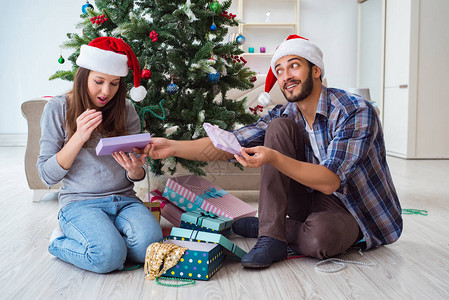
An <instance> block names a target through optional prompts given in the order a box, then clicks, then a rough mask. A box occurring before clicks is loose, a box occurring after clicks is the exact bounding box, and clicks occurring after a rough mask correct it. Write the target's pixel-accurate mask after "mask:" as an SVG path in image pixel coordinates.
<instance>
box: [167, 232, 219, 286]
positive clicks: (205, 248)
mask: <svg viewBox="0 0 449 300" xmlns="http://www.w3.org/2000/svg"><path fill="white" fill-rule="evenodd" d="M163 242H164V243H172V244H176V245H178V246H181V247H186V248H188V249H189V250H187V251H186V252H184V255H183V256H182V257H181V259H180V260H179V261H178V263H177V264H176V266H174V267H172V268H170V269H168V270H167V271H166V272H165V273H164V274H163V275H162V276H165V277H177V278H188V279H198V280H209V279H210V278H211V277H212V276H213V275H214V274H215V273H217V271H218V270H219V269H220V268H221V267H222V265H223V259H224V254H223V247H222V246H221V245H219V244H211V243H198V242H193V241H186V240H181V239H173V237H171V236H169V237H167V238H165V239H164V241H163Z"/></svg>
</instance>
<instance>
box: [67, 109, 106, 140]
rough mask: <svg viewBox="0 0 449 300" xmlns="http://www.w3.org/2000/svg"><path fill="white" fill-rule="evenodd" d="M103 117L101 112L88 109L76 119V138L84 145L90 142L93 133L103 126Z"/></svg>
mask: <svg viewBox="0 0 449 300" xmlns="http://www.w3.org/2000/svg"><path fill="white" fill-rule="evenodd" d="M102 120H103V116H102V114H101V111H96V110H95V109H87V110H86V111H84V112H83V113H82V114H81V115H79V117H78V118H76V132H75V133H74V134H73V136H76V137H77V138H78V139H79V140H80V141H81V142H82V143H85V142H87V141H88V140H89V138H90V136H91V135H92V132H93V131H94V130H95V128H97V127H98V125H100V124H101V121H102Z"/></svg>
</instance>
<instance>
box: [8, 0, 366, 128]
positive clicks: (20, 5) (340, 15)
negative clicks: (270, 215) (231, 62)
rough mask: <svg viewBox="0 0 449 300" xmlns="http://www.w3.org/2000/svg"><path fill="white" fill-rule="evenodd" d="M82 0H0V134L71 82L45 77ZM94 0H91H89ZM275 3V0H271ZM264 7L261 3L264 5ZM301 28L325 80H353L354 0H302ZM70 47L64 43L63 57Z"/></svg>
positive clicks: (337, 83)
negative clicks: (30, 103) (30, 104)
mask: <svg viewBox="0 0 449 300" xmlns="http://www.w3.org/2000/svg"><path fill="white" fill-rule="evenodd" d="M84 3H85V1H84V0H70V1H67V0H65V1H62V0H39V1H31V0H28V1H27V0H16V1H12V0H0V7H1V9H2V12H3V14H2V17H1V18H0V36H1V38H2V42H1V47H0V66H1V69H0V91H1V96H0V107H1V108H2V109H0V134H23V133H26V132H27V126H26V121H25V119H24V118H23V117H22V114H21V112H20V105H21V104H22V103H23V102H24V101H26V100H29V99H31V98H36V97H41V96H51V95H57V94H61V93H64V92H66V91H68V90H69V89H70V87H71V83H69V82H66V81H62V80H60V79H57V80H53V81H49V80H48V77H49V76H50V75H51V74H53V73H54V72H55V71H56V70H60V69H69V68H70V67H71V64H70V62H68V61H66V63H65V64H63V65H60V64H59V63H58V58H59V55H60V54H61V49H60V47H59V46H60V45H61V44H62V42H64V41H66V40H67V38H66V33H67V32H79V30H78V29H76V28H75V24H76V23H77V22H78V21H79V15H80V14H81V6H82V5H83V4H84ZM91 3H94V1H91ZM273 5H275V2H273ZM263 10H264V11H265V9H263ZM300 18H301V19H300V31H301V34H303V35H304V36H305V37H308V38H309V39H310V40H312V41H314V42H315V43H317V44H318V45H319V46H320V47H321V48H322V50H323V52H324V63H325V66H326V73H327V75H326V77H327V79H328V85H329V86H333V87H340V88H349V87H355V86H356V77H357V1H355V0H320V1H316V0H301V4H300ZM70 53H71V51H70V50H67V49H63V50H62V55H63V56H64V57H65V58H66V59H67V56H68V55H69V54H70Z"/></svg>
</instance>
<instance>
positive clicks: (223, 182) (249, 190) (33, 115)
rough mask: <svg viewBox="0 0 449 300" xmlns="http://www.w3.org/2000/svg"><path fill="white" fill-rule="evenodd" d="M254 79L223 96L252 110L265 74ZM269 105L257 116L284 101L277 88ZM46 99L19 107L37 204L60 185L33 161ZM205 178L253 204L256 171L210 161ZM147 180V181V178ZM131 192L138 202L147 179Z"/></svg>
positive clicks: (159, 182) (27, 166)
mask: <svg viewBox="0 0 449 300" xmlns="http://www.w3.org/2000/svg"><path fill="white" fill-rule="evenodd" d="M256 78H257V80H256V81H255V82H254V87H253V88H252V89H250V90H246V91H240V90H230V91H229V92H228V94H227V96H228V98H229V99H235V100H241V99H243V98H244V97H247V106H248V107H254V106H256V105H258V104H259V103H258V101H257V98H258V96H259V94H260V93H261V92H263V91H264V84H265V78H266V75H263V74H259V75H257V76H256ZM270 95H271V98H272V99H273V100H272V103H270V105H268V106H267V107H265V108H264V109H263V111H262V112H259V115H263V114H265V113H266V112H267V111H268V110H269V109H271V108H272V107H273V106H274V105H276V104H279V103H284V102H285V99H284V96H283V95H282V93H281V91H280V89H279V87H278V86H277V85H276V86H275V87H274V88H273V89H272V91H271V92H270ZM48 99H49V98H36V99H31V100H28V101H25V102H24V103H23V104H22V106H21V109H22V114H23V116H24V117H25V119H26V120H27V123H28V140H27V144H26V151H25V174H26V178H27V181H28V186H29V187H30V189H31V190H33V201H34V202H38V201H40V200H41V199H54V198H56V196H57V195H56V193H55V192H57V190H58V189H59V187H60V186H61V185H60V183H58V184H57V185H55V186H52V187H50V188H48V187H47V186H46V185H44V183H43V182H42V181H41V180H40V178H39V175H38V172H37V167H36V162H37V157H38V155H39V148H40V147H39V139H40V136H41V129H40V118H41V115H42V112H43V109H44V106H45V104H46V103H47V101H48ZM205 171H206V174H207V177H206V179H207V180H209V181H211V182H214V183H215V184H217V185H218V186H220V187H222V188H223V189H225V190H227V191H228V192H230V193H232V194H234V195H235V196H236V197H239V198H240V199H242V200H244V201H257V199H258V191H259V173H260V170H259V169H258V168H245V169H244V170H243V171H242V170H240V169H239V168H237V167H235V166H234V164H233V163H230V162H227V161H219V162H211V163H209V165H208V166H207V167H206V168H205ZM187 174H188V172H187V171H186V170H185V169H183V168H179V170H178V171H177V173H176V174H174V176H181V175H187ZM167 178H168V177H167V176H165V177H163V178H158V179H156V180H155V178H154V177H151V176H150V178H149V181H150V184H151V189H154V188H157V189H161V188H163V185H164V180H166V179H167ZM147 179H148V178H147ZM135 190H136V192H137V195H138V196H139V197H140V198H141V199H142V198H143V197H145V195H146V192H147V191H148V180H144V181H142V182H140V183H138V184H136V187H135Z"/></svg>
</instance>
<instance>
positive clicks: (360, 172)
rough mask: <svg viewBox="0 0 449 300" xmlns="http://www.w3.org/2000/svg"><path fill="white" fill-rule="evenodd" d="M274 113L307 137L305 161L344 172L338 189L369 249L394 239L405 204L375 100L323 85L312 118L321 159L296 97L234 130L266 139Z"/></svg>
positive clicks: (244, 138)
mask: <svg viewBox="0 0 449 300" xmlns="http://www.w3.org/2000/svg"><path fill="white" fill-rule="evenodd" d="M276 118H289V119H292V120H294V121H295V122H296V123H297V124H298V126H299V128H300V130H301V132H302V134H303V135H304V140H305V141H306V149H305V153H306V161H307V162H310V163H314V164H321V165H323V166H325V167H327V168H328V169H329V170H331V171H332V172H334V173H335V174H337V175H338V177H340V180H341V185H340V187H339V188H338V190H337V191H336V192H334V195H336V196H337V197H338V198H339V199H340V200H341V201H342V202H343V203H344V205H345V206H346V208H347V209H348V211H349V212H350V213H351V214H352V215H353V216H354V218H355V219H356V220H357V222H358V224H359V227H360V229H361V231H362V233H363V235H364V238H365V240H366V249H369V248H373V247H377V246H380V245H384V244H390V243H393V242H394V241H396V240H397V239H398V238H399V236H400V235H401V232H402V217H401V206H400V204H399V200H398V197H397V194H396V190H395V188H394V185H393V180H392V178H391V174H390V170H389V168H388V165H387V160H386V152H385V144H384V137H383V132H382V127H381V125H380V121H379V119H378V116H377V113H376V111H375V110H374V108H373V106H372V105H371V104H370V103H369V102H368V101H367V100H365V99H364V98H362V97H360V96H358V95H354V94H350V93H348V92H345V91H343V90H339V89H334V88H326V87H325V86H323V87H322V90H321V95H320V99H319V102H318V107H317V111H316V116H315V121H314V123H313V131H314V133H315V137H316V142H317V145H318V149H319V152H320V156H321V163H320V162H319V161H318V159H317V158H316V157H315V156H314V154H313V150H312V147H311V146H310V142H309V137H308V134H307V131H306V129H305V124H306V123H305V122H306V121H305V119H304V117H303V116H302V114H301V112H300V110H299V109H298V107H297V105H296V104H295V103H287V104H284V105H277V106H276V107H275V108H274V109H273V110H271V111H269V112H268V114H267V115H265V116H263V117H262V118H260V119H259V120H258V121H257V122H256V123H254V124H252V125H248V126H245V127H242V128H240V129H237V130H235V131H234V134H235V136H236V137H237V139H238V140H239V142H240V144H241V145H242V146H244V147H254V146H259V145H263V144H264V139H265V131H266V129H267V127H268V125H269V124H270V122H271V121H272V120H274V119H276ZM310 191H311V190H310Z"/></svg>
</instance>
